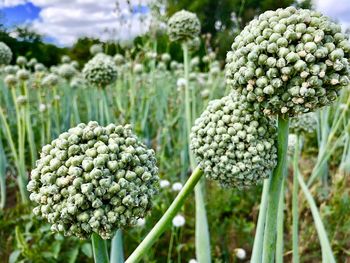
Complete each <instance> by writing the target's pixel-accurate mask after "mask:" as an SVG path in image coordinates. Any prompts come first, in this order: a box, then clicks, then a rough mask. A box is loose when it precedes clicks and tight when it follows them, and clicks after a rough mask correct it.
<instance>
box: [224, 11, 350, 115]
mask: <svg viewBox="0 0 350 263" xmlns="http://www.w3.org/2000/svg"><path fill="white" fill-rule="evenodd" d="M231 47H232V51H230V52H228V54H227V58H226V61H227V64H226V80H227V83H228V85H230V86H231V87H232V89H235V90H237V91H238V92H239V93H242V94H243V95H245V96H247V98H248V99H249V101H251V102H255V103H259V105H260V108H261V109H262V110H263V112H264V114H266V115H287V116H295V115H298V114H301V113H306V112H310V111H315V110H316V109H318V108H321V107H323V106H326V105H329V104H331V103H332V102H333V101H335V100H336V99H337V98H338V95H339V93H340V91H341V90H342V88H343V87H346V86H348V84H349V82H350V81H349V73H350V71H349V58H350V43H349V41H348V36H346V35H344V34H342V33H341V27H340V26H339V25H338V24H336V23H334V22H332V21H331V20H330V19H329V18H328V17H326V16H323V15H322V14H320V13H319V12H316V11H311V10H306V9H296V8H294V7H288V8H286V9H277V10H275V11H266V12H265V13H263V14H261V15H260V16H259V17H258V18H257V19H254V20H252V21H251V22H250V23H249V24H248V25H247V26H246V27H245V28H244V29H243V30H242V32H241V33H240V34H239V35H238V36H237V37H236V38H235V40H234V42H233V44H232V46H231Z"/></svg>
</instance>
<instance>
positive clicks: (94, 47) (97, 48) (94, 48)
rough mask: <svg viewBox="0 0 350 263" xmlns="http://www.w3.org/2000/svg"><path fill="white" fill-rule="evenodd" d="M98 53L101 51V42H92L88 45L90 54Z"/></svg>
mask: <svg viewBox="0 0 350 263" xmlns="http://www.w3.org/2000/svg"><path fill="white" fill-rule="evenodd" d="M98 53H103V47H102V45H101V44H94V45H92V46H91V47H90V54H91V55H93V56H95V55H97V54H98Z"/></svg>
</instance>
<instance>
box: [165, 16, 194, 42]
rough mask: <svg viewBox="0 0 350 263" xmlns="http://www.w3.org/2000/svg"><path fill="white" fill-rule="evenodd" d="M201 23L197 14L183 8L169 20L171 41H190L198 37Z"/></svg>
mask: <svg viewBox="0 0 350 263" xmlns="http://www.w3.org/2000/svg"><path fill="white" fill-rule="evenodd" d="M200 31H201V24H200V22H199V19H198V17H197V15H196V14H194V13H191V12H188V11H186V10H181V11H179V12H176V13H175V14H174V15H173V16H172V17H170V19H169V21H168V35H169V38H170V40H171V41H186V42H187V41H189V40H192V39H193V38H195V37H197V36H198V35H199V33H200Z"/></svg>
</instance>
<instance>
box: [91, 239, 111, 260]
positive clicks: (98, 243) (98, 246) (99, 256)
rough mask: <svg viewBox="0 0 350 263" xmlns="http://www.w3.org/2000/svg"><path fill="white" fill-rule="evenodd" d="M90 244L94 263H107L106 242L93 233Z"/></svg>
mask: <svg viewBox="0 0 350 263" xmlns="http://www.w3.org/2000/svg"><path fill="white" fill-rule="evenodd" d="M91 242H92V251H93V254H94V260H95V263H109V260H108V254H107V246H106V241H105V240H103V239H102V238H101V237H100V236H99V235H98V234H95V233H93V234H92V235H91Z"/></svg>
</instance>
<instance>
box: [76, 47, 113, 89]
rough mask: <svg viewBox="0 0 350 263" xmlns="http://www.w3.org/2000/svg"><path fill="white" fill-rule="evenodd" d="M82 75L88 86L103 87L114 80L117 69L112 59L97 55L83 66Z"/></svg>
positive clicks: (100, 54)
mask: <svg viewBox="0 0 350 263" xmlns="http://www.w3.org/2000/svg"><path fill="white" fill-rule="evenodd" d="M82 73H83V76H84V78H85V79H86V80H87V82H88V83H89V84H91V85H95V86H98V87H104V86H106V85H108V84H111V83H112V82H113V81H114V80H115V79H116V77H117V67H116V65H115V63H114V61H113V58H112V57H110V56H108V55H105V54H102V53H99V54H97V55H96V56H94V57H93V58H92V59H91V60H89V61H88V62H87V63H86V64H85V66H84V68H83V71H82Z"/></svg>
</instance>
